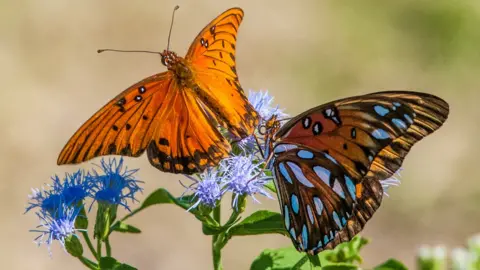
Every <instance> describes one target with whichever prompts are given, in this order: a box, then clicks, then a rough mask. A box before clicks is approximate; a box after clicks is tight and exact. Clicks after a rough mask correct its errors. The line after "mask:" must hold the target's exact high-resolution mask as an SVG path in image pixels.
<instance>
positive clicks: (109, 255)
mask: <svg viewBox="0 0 480 270" xmlns="http://www.w3.org/2000/svg"><path fill="white" fill-rule="evenodd" d="M105 248H106V249H107V256H108V257H112V246H110V240H109V239H108V237H107V239H105Z"/></svg>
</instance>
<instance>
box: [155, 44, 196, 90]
mask: <svg viewBox="0 0 480 270" xmlns="http://www.w3.org/2000/svg"><path fill="white" fill-rule="evenodd" d="M160 55H161V56H162V64H163V65H165V66H166V67H167V69H168V70H170V71H172V72H173V74H175V77H176V79H177V83H178V84H179V85H182V86H184V87H192V86H193V85H195V84H194V82H193V74H192V70H191V69H190V67H189V66H188V65H187V63H186V61H185V59H184V58H182V57H180V56H178V55H177V54H176V53H175V52H172V51H167V50H164V51H163V52H162V53H161V54H160Z"/></svg>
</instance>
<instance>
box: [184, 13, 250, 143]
mask: <svg viewBox="0 0 480 270" xmlns="http://www.w3.org/2000/svg"><path fill="white" fill-rule="evenodd" d="M242 19H243V11H242V10H241V9H240V8H232V9H229V10H227V11H225V12H224V13H222V14H220V15H219V16H218V17H217V18H216V19H214V20H213V21H212V22H211V23H210V24H208V25H207V26H206V27H205V28H204V29H203V30H202V31H200V33H199V34H198V36H197V38H196V39H195V40H194V42H193V43H192V45H191V46H190V49H189V50H188V53H187V56H186V60H187V61H189V62H191V65H192V68H193V70H194V72H195V75H196V76H195V77H196V85H197V88H196V89H194V90H196V91H198V96H199V98H200V99H201V100H202V102H203V103H205V104H206V105H207V106H208V107H209V108H210V109H212V110H213V111H214V113H215V114H216V115H218V117H219V118H220V119H219V120H221V121H220V122H222V123H224V124H225V125H226V127H227V128H228V129H229V130H230V132H231V133H232V134H233V135H235V136H236V137H240V138H243V137H246V136H248V135H250V134H252V132H253V130H254V128H255V126H256V125H257V123H258V120H257V112H256V111H255V110H254V109H253V107H252V106H251V105H250V103H249V102H248V100H247V98H246V97H245V94H244V92H243V89H242V87H241V85H240V82H239V80H238V76H237V69H236V61H235V52H236V41H237V32H238V29H239V27H240V23H241V22H242ZM217 89H222V91H218V90H217Z"/></svg>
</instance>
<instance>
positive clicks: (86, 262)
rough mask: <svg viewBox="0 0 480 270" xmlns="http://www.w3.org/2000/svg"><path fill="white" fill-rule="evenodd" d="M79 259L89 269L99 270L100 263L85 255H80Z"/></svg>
mask: <svg viewBox="0 0 480 270" xmlns="http://www.w3.org/2000/svg"><path fill="white" fill-rule="evenodd" d="M78 259H79V260H80V262H81V263H82V264H83V265H85V266H86V267H87V268H88V269H92V270H98V265H97V264H96V263H94V262H92V261H90V260H89V259H87V258H85V257H83V256H80V257H78Z"/></svg>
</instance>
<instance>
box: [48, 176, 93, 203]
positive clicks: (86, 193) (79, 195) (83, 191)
mask: <svg viewBox="0 0 480 270" xmlns="http://www.w3.org/2000/svg"><path fill="white" fill-rule="evenodd" d="M52 179H53V189H54V190H59V191H60V195H61V196H62V198H63V200H64V201H65V204H67V205H70V204H77V203H79V202H82V201H83V200H84V199H85V198H86V197H91V192H92V183H91V182H90V181H88V179H86V178H85V177H84V173H83V171H82V170H78V171H77V172H75V173H73V174H68V173H67V174H66V176H65V179H64V180H63V182H61V181H60V178H58V176H57V175H55V177H54V178H52Z"/></svg>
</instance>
